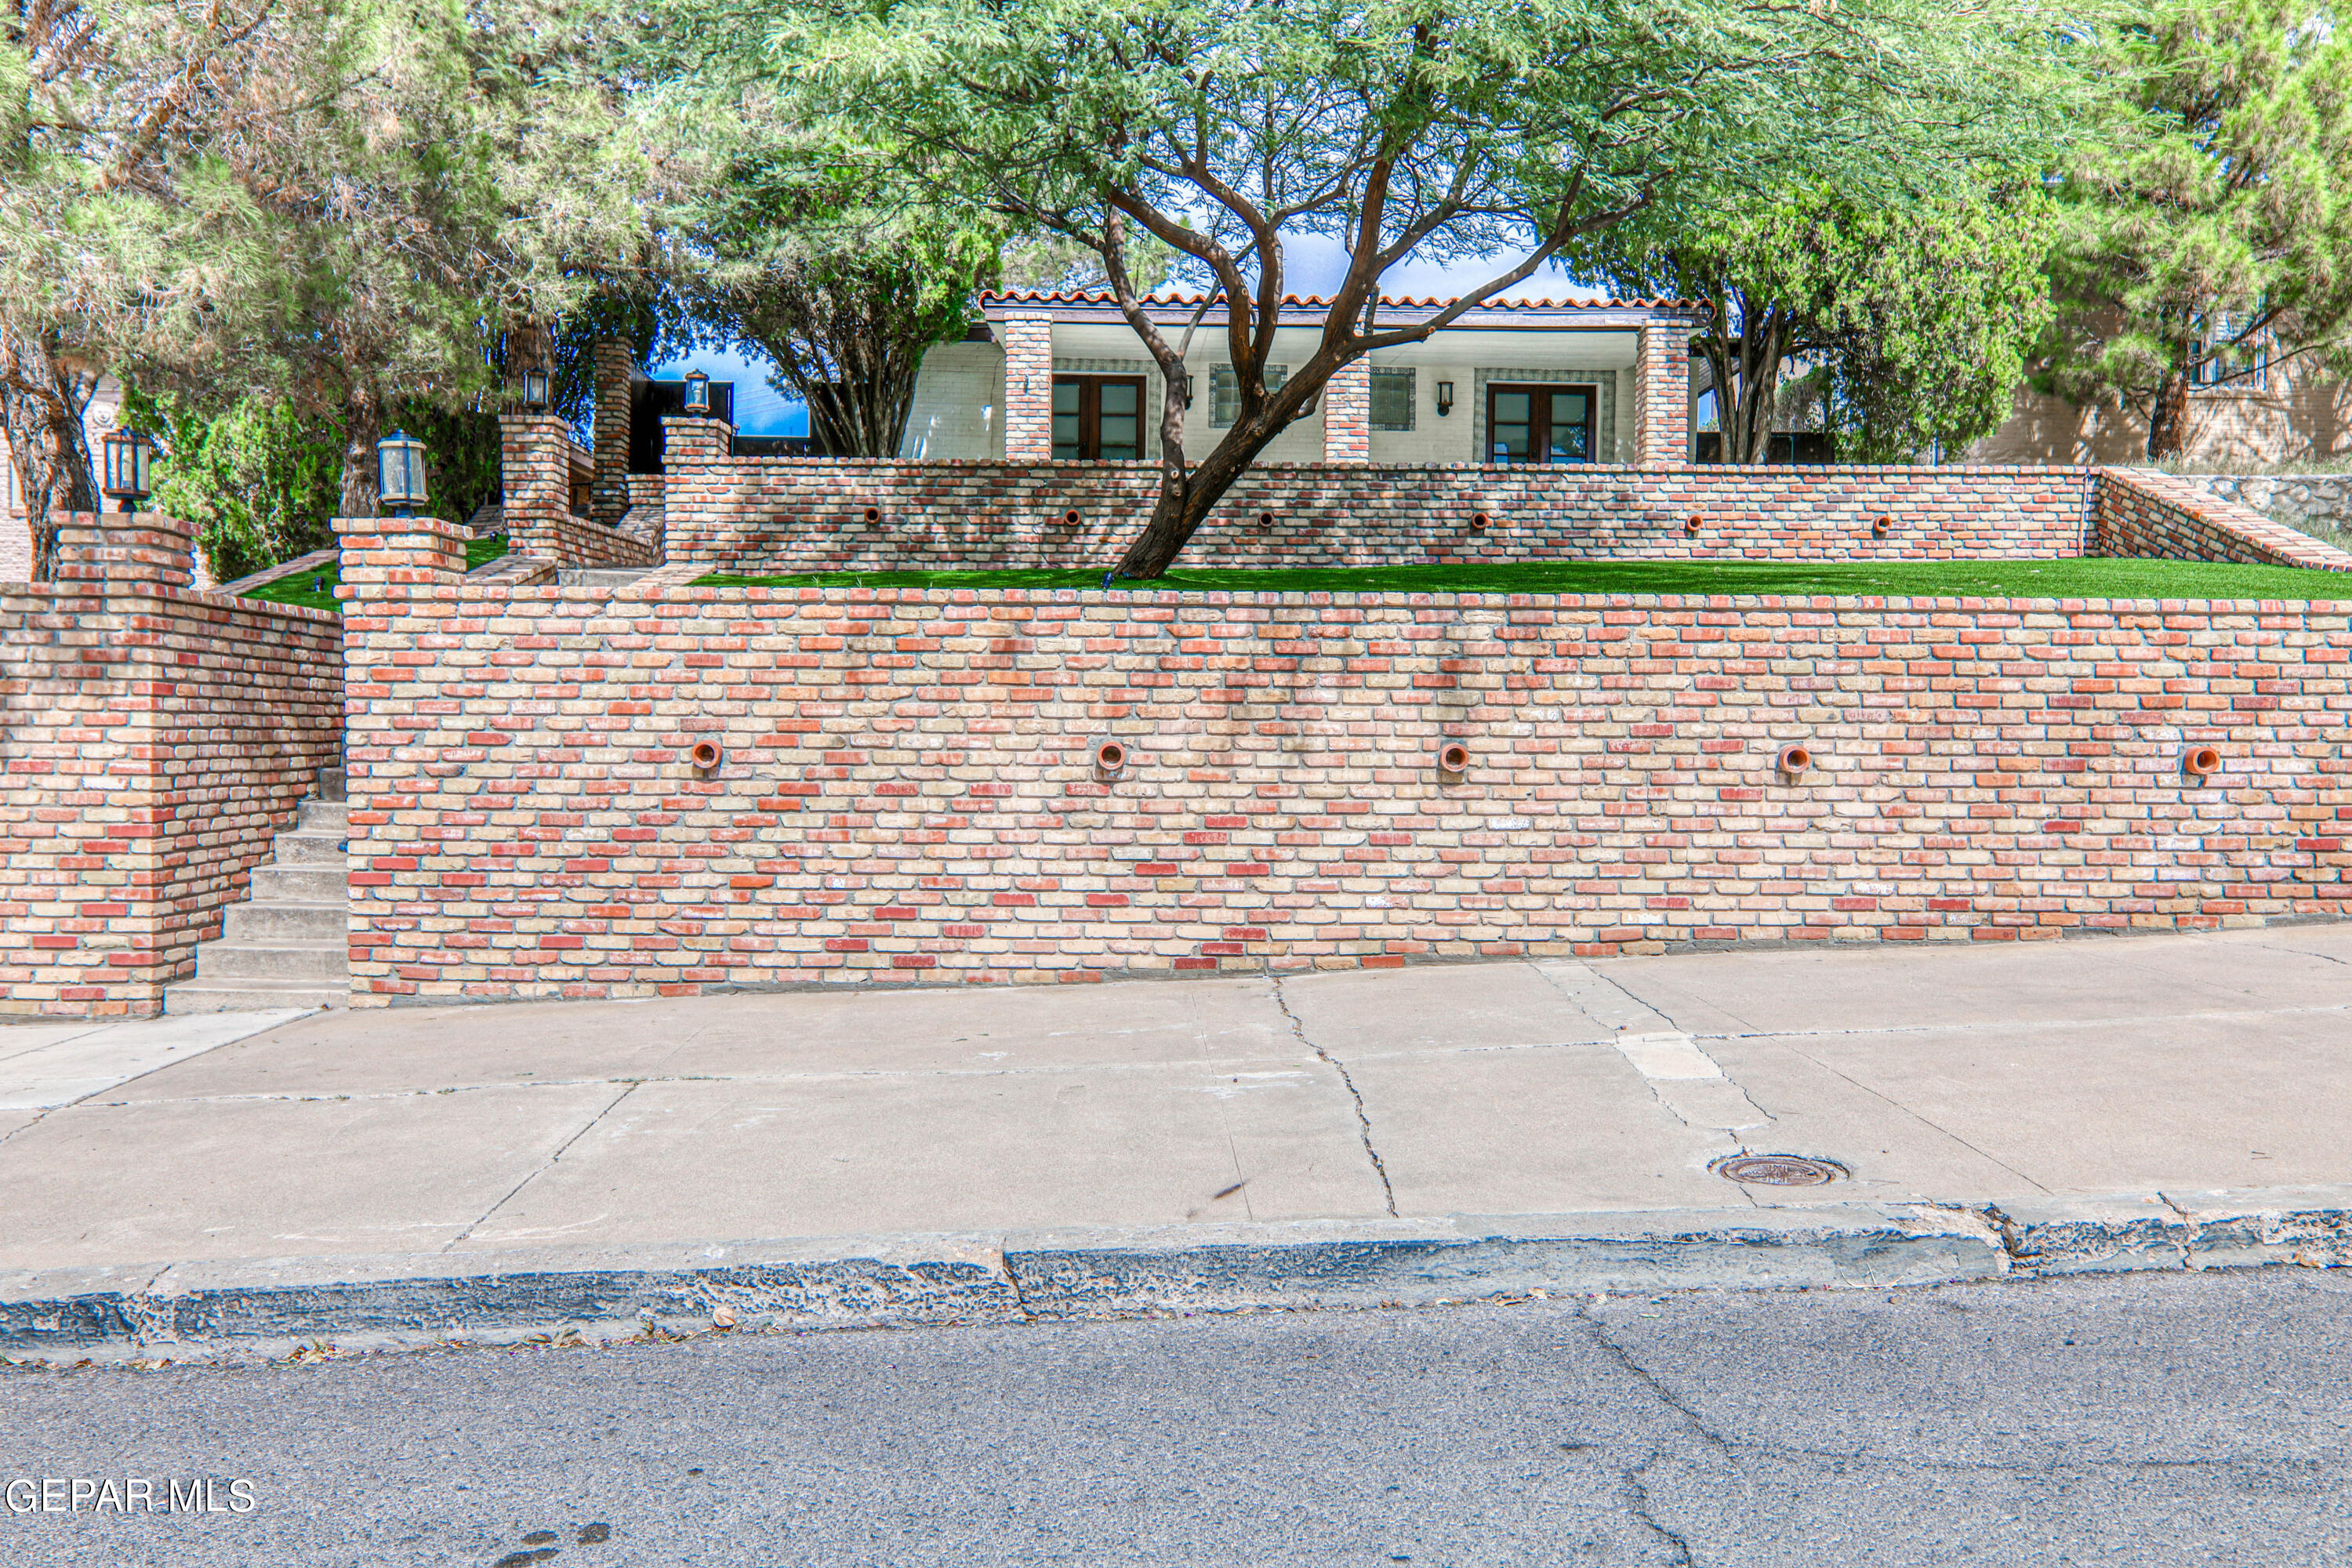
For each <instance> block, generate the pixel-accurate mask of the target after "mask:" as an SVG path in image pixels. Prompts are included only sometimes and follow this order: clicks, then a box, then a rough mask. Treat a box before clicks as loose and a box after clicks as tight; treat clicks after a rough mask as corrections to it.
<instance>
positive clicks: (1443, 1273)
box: [0, 1186, 2352, 1363]
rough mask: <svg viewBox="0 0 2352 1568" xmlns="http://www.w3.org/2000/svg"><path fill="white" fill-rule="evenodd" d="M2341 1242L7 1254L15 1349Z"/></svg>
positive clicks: (1946, 1233)
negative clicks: (208, 1257) (60, 1261)
mask: <svg viewBox="0 0 2352 1568" xmlns="http://www.w3.org/2000/svg"><path fill="white" fill-rule="evenodd" d="M2280 1263H2296V1264H2303V1265H2305V1266H2307V1267H2328V1266H2341V1265H2347V1264H2352V1186H2340V1187H2298V1188H2281V1189H2273V1190H2268V1191H2255V1192H2216V1193H2194V1194H2119V1195H2115V1196H2106V1197H2095V1198H2077V1199H2052V1200H2047V1201H2044V1202H2041V1203H2037V1204H2033V1205H2014V1204H2012V1205H2001V1206H2000V1207H1998V1208H1996V1207H1991V1206H1983V1207H1977V1208H1969V1207H1958V1206H1954V1207H1941V1206H1933V1205H1893V1204H1822V1205H1807V1206H1790V1207H1782V1208H1771V1209H1759V1208H1739V1209H1705V1210H1694V1209H1664V1210H1650V1211H1634V1212H1628V1213H1620V1214H1579V1215H1511V1216H1502V1217H1490V1216H1479V1215H1450V1216H1444V1217H1441V1218H1436V1219H1432V1220H1425V1221H1424V1220H1387V1221H1371V1222H1350V1221H1302V1222H1297V1223H1293V1224H1286V1225H1259V1226H1167V1227H1159V1228H1150V1229H1128V1230H1106V1229H1072V1230H1052V1231H1031V1232H1013V1233H1006V1234H988V1235H942V1236H908V1237H822V1238H814V1239H808V1240H798V1241H763V1242H745V1243H729V1244H725V1245H716V1244H708V1245H705V1244H697V1245H692V1246H675V1247H564V1248H541V1249H531V1250H520V1251H499V1252H482V1253H470V1254H449V1253H435V1254H426V1255H400V1256H392V1257H343V1258H279V1259H264V1260H258V1261H256V1260H238V1261H235V1262H218V1263H186V1264H171V1265H163V1266H151V1267H148V1268H89V1269H48V1270H18V1271H13V1272H6V1273H0V1354H5V1356H7V1357H8V1358H10V1359H13V1360H16V1361H17V1362H20V1363H58V1362H71V1361H79V1360H82V1359H90V1360H111V1361H121V1360H148V1361H152V1360H162V1359H169V1360H173V1361H184V1360H213V1359H223V1358H226V1359H236V1360H249V1359H268V1358H274V1357H281V1356H284V1355H287V1354H289V1353H291V1352H297V1351H299V1350H300V1349H301V1348H302V1347H304V1346H312V1347H316V1346H318V1345H319V1344H320V1342H325V1343H328V1344H331V1345H332V1346H333V1348H334V1349H335V1350H336V1351H338V1352H362V1351H372V1350H400V1349H418V1348H425V1347H430V1346H437V1345H446V1344H451V1343H467V1344H515V1343H522V1342H532V1341H536V1340H542V1339H547V1338H551V1337H556V1336H564V1337H572V1336H576V1337H578V1338H580V1339H582V1340H590V1341H595V1340H613V1339H626V1338H635V1337H638V1336H641V1335H644V1334H646V1333H647V1332H648V1331H656V1330H657V1331H661V1332H663V1333H668V1334H677V1333H694V1332H707V1331H710V1330H711V1329H712V1328H713V1327H714V1326H719V1327H727V1328H739V1329H747V1330H814V1329H836V1328H866V1327H914V1326H920V1325H932V1324H946V1323H986V1322H1024V1321H1064V1320H1071V1319H1084V1318H1114V1317H1127V1316H1134V1315H1139V1314H1144V1313H1166V1312H1232V1311H1250V1310H1313V1309H1318V1308H1344V1307H1370V1306H1389V1305H1397V1306H1427V1305H1435V1304H1442V1303H1449V1302H1458V1301H1470V1300H1495V1299H1517V1298H1526V1297H1529V1296H1538V1295H1567V1294H1573V1293H1578V1292H1584V1291H1624V1290H1672V1289H1710V1288H1711V1289H1803V1288H1822V1287H1853V1288H1885V1287H1890V1286H1899V1285H1926V1284H1948V1283H1956V1282H1961V1281H1968V1280H1987V1279H2003V1278H2028V1279H2030V1278H2039V1277H2045V1276H2055V1275H2064V1274H2076V1273H2086V1272H2116V1271H2122V1270H2130V1269H2193V1268H2236V1267H2244V1266H2249V1265H2260V1264H2280Z"/></svg>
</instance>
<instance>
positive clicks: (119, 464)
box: [99, 430, 155, 511]
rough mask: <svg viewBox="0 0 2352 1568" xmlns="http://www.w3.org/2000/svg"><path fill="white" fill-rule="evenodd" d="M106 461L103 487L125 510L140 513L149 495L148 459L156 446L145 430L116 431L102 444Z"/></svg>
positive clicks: (101, 487)
mask: <svg viewBox="0 0 2352 1568" xmlns="http://www.w3.org/2000/svg"><path fill="white" fill-rule="evenodd" d="M100 446H101V447H103V449H104V452H105V458H106V482H105V483H104V484H103V485H101V486H100V487H99V488H100V489H101V490H103V491H104V492H105V493H106V494H108V495H110V496H113V497H115V498H116V499H117V500H121V502H122V510H124V511H136V510H139V504H138V503H139V502H141V501H142V500H146V499H147V496H148V485H147V459H148V458H149V457H150V456H151V455H152V453H153V452H154V450H155V443H154V442H152V441H151V440H149V439H148V438H147V435H146V433H145V432H144V431H141V430H115V431H111V432H110V433H109V434H108V435H107V437H106V439H105V440H104V441H103V442H101V443H100Z"/></svg>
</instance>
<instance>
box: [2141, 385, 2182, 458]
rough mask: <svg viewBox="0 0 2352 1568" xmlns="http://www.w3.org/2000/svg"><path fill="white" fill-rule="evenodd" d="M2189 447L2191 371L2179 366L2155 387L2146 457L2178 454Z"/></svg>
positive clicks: (2169, 456) (2148, 428)
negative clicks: (2181, 368) (2179, 368)
mask: <svg viewBox="0 0 2352 1568" xmlns="http://www.w3.org/2000/svg"><path fill="white" fill-rule="evenodd" d="M2188 447H2189V373H2188V372H2187V371H2185V370H2176V371H2174V372H2173V373H2172V374H2170V375H2168V376H2166V377H2165V378H2164V380H2163V381H2162V383H2160V384H2158V387H2157V389H2156V405H2155V406H2154V408H2153V409H2151V410H2150V411H2149V414H2148V420H2147V460H2148V461H2149V462H2151V463H2161V462H2163V461H2165V460H2166V459H2167V458H2178V457H2179V456H2180V454H2181V453H2182V452H2183V451H2185V450H2187V449H2188Z"/></svg>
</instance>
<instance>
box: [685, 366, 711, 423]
mask: <svg viewBox="0 0 2352 1568" xmlns="http://www.w3.org/2000/svg"><path fill="white" fill-rule="evenodd" d="M686 411H687V412H688V414H691V415H693V416H695V417H696V418H698V419H704V418H708V417H709V415H710V378H709V376H707V375H705V374H702V373H701V372H700V371H698V370H690V371H688V372H687V373H686Z"/></svg>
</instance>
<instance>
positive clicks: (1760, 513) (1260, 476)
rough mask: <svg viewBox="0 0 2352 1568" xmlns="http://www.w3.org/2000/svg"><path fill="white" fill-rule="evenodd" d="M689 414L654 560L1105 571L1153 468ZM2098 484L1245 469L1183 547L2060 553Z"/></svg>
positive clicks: (1263, 562) (763, 566)
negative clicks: (755, 434)
mask: <svg viewBox="0 0 2352 1568" xmlns="http://www.w3.org/2000/svg"><path fill="white" fill-rule="evenodd" d="M698 423H708V422H688V421H677V420H672V421H669V422H668V424H669V426H670V430H671V443H670V449H671V454H672V455H671V457H670V458H668V459H667V467H668V471H667V475H666V476H665V479H664V495H665V503H664V504H665V510H666V512H667V537H666V548H667V560H669V561H670V562H673V563H676V562H682V561H698V562H706V563H709V565H710V566H711V568H712V569H713V570H722V571H728V572H736V573H743V574H779V573H793V572H817V571H827V572H834V571H904V570H932V571H951V570H957V569H967V568H979V567H1101V568H1104V569H1106V570H1107V569H1108V567H1109V566H1110V565H1111V563H1113V562H1115V561H1117V560H1118V555H1119V552H1121V551H1122V550H1123V549H1124V548H1125V547H1126V545H1127V543H1128V542H1129V538H1130V537H1131V536H1132V534H1133V532H1134V531H1135V529H1136V527H1137V525H1138V523H1139V521H1140V520H1141V519H1142V518H1143V517H1144V516H1145V515H1147V514H1148V513H1149V512H1150V508H1151V501H1152V497H1153V495H1154V493H1155V492H1156V490H1157V489H1158V487H1159V483H1160V475H1159V470H1158V468H1156V467H1154V466H1152V465H1150V464H1139V463H1046V462H1041V463H964V462H955V463H937V462H924V463H916V462H899V461H895V460H867V459H847V458H729V457H726V456H724V455H723V454H724V452H725V447H724V444H723V442H721V441H719V440H718V439H716V438H709V439H704V438H700V437H702V432H700V431H688V430H685V429H682V428H681V426H687V425H689V424H698ZM714 428H715V429H718V430H722V431H723V429H724V426H714ZM682 437H683V438H682ZM2092 484H2093V477H2092V475H2091V472H2090V471H2089V470H2087V469H2081V468H1924V467H1923V468H1851V467H1848V468H1718V467H1701V468H1672V469H1662V470H1661V469H1642V468H1600V467H1585V466H1578V467H1573V468H1566V467H1563V468H1538V469H1529V468H1471V467H1466V466H1454V467H1446V466H1439V465H1433V466H1429V467H1417V468H1369V467H1362V466H1358V465H1353V464H1349V465H1331V466H1324V465H1316V466H1307V467H1290V466H1283V467H1272V468H1255V469H1252V470H1251V471H1250V472H1249V473H1248V474H1247V475H1246V476H1245V477H1244V479H1242V480H1241V481H1240V483H1238V484H1237V485H1235V486H1234V489H1233V490H1232V491H1231V492H1230V493H1229V495H1228V496H1227V498H1226V500H1225V501H1224V503H1223V506H1221V507H1220V508H1219V510H1218V512H1217V515H1216V517H1215V518H1214V519H1213V521H1211V523H1210V524H1209V526H1208V527H1206V528H1204V529H1202V531H1201V532H1200V534H1199V535H1197V536H1196V537H1195V538H1194V540H1193V542H1192V544H1191V545H1190V546H1189V547H1187V549H1186V550H1185V552H1184V562H1185V563H1186V564H1187V565H1192V566H1382V565H1393V564H1406V563H1420V562H1449V561H1478V562H1495V561H1544V560H1559V559H1570V558H1574V559H1581V558H1592V559H1610V558H1616V559H1667V560H1679V559H1688V558H1697V559H1706V560H1723V561H1738V560H1759V561H1821V560H1829V561H1843V560H1864V561H1867V560H1951V559H1963V558H1969V557H1980V556H1995V555H1997V556H2011V557H2017V556H2031V557H2038V558H2049V557H2053V556H2073V555H2080V554H2082V553H2083V552H2084V544H2085V525H2086V521H2087V516H2088V511H2089V505H2090V490H2091V487H2092ZM869 512H870V513H871V514H872V515H870V516H869ZM1072 513H1075V514H1076V521H1070V514H1072ZM1480 517H1484V518H1485V519H1486V525H1485V526H1484V527H1483V528H1482V527H1480V526H1478V525H1477V522H1476V520H1477V519H1479V518H1480ZM1882 519H1884V520H1885V531H1884V532H1883V533H1882V532H1880V531H1878V524H1879V522H1880V521H1881V520H1882ZM1694 520H1696V524H1695V526H1694Z"/></svg>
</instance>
